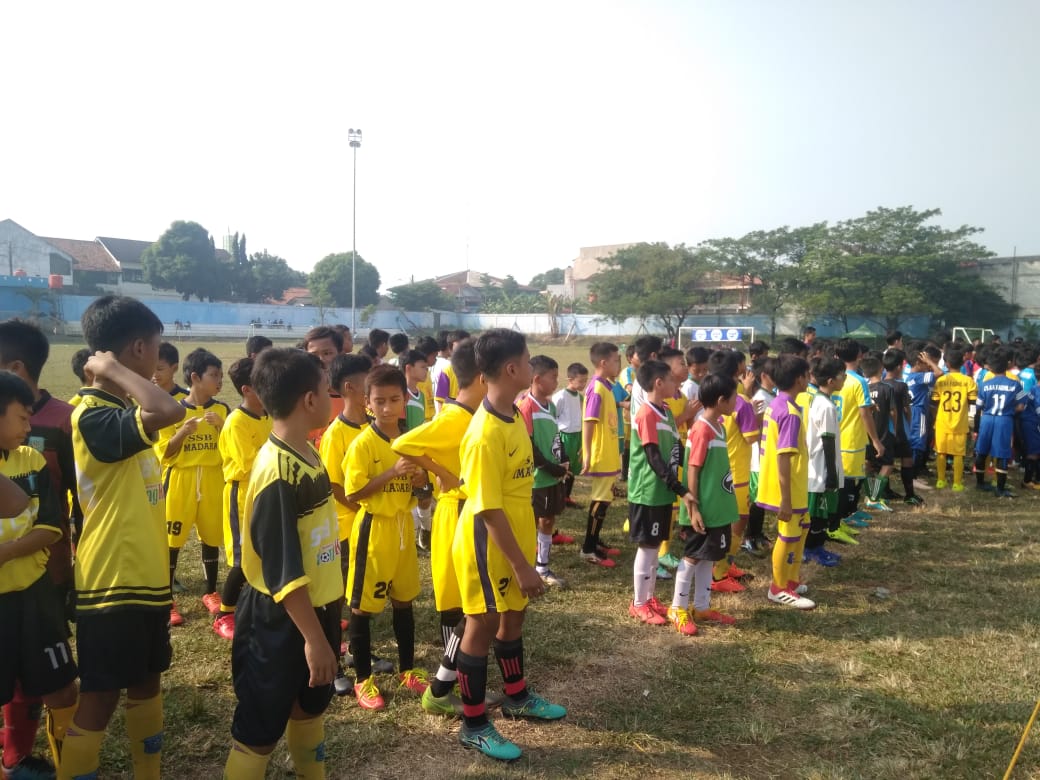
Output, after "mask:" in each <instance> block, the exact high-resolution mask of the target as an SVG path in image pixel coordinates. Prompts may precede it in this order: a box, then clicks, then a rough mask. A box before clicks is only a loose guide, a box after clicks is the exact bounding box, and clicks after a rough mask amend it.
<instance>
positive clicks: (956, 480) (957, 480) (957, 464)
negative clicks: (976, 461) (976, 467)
mask: <svg viewBox="0 0 1040 780" xmlns="http://www.w3.org/2000/svg"><path fill="white" fill-rule="evenodd" d="M953 484H954V485H957V486H958V487H964V456H963V455H954V456H953Z"/></svg>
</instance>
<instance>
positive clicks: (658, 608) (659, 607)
mask: <svg viewBox="0 0 1040 780" xmlns="http://www.w3.org/2000/svg"><path fill="white" fill-rule="evenodd" d="M646 603H647V604H648V605H649V607H650V609H652V610H653V611H654V612H656V613H657V614H658V615H660V616H661V617H665V616H666V615H667V614H668V610H669V607H666V606H665V605H664V604H662V603H661V602H660V601H658V600H657V596H651V597H650V600H649V601H647V602H646Z"/></svg>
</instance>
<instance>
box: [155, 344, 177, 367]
mask: <svg viewBox="0 0 1040 780" xmlns="http://www.w3.org/2000/svg"><path fill="white" fill-rule="evenodd" d="M159 360H161V361H163V362H164V363H166V365H168V366H176V365H177V364H179V363H180V362H181V353H180V352H179V351H178V350H177V347H175V346H174V345H173V344H171V343H170V342H168V341H164V342H162V343H161V344H160V345H159Z"/></svg>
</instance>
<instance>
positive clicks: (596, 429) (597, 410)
mask: <svg viewBox="0 0 1040 780" xmlns="http://www.w3.org/2000/svg"><path fill="white" fill-rule="evenodd" d="M589 361H590V362H591V363H592V365H593V377H592V381H590V382H589V384H588V386H587V387H586V388H585V413H584V416H583V417H582V428H581V459H582V468H581V473H582V474H585V475H587V476H589V477H592V490H591V495H590V499H589V512H588V518H587V520H586V526H585V541H584V542H583V543H582V546H581V558H582V560H584V561H587V562H589V563H593V564H596V565H597V566H603V567H605V568H608V569H610V568H613V567H614V565H615V564H614V561H613V560H612V559H611V558H610V557H609V555H610V554H611V553H613V554H619V553H620V550H618V551H614V550H612V549H611V548H605V547H603V546H602V545H601V544H600V540H599V534H600V531H601V530H602V528H603V521H604V520H606V518H607V510H608V509H609V508H610V503H611V501H613V500H614V481H615V480H616V479H617V476H618V474H619V473H621V453H620V452H619V451H618V447H617V437H618V413H617V403H616V402H615V400H614V385H613V381H614V379H615V378H616V377H617V374H618V370H619V369H620V368H621V355H620V353H619V352H618V348H617V345H616V344H611V343H610V342H608V341H597V342H596V343H595V344H593V345H592V346H591V347H590V348H589Z"/></svg>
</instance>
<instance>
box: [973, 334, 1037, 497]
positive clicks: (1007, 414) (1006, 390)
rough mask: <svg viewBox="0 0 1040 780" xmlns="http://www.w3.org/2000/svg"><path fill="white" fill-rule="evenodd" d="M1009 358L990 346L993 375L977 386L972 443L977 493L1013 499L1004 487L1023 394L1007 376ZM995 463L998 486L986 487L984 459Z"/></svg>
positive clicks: (990, 362) (1004, 350)
mask: <svg viewBox="0 0 1040 780" xmlns="http://www.w3.org/2000/svg"><path fill="white" fill-rule="evenodd" d="M1009 362H1010V355H1009V354H1008V351H1007V349H1005V348H1004V347H993V348H992V349H991V350H990V352H989V361H988V364H987V365H988V366H989V370H990V371H991V372H992V375H991V376H990V377H989V378H988V379H986V380H985V381H984V382H982V383H981V384H980V385H979V389H978V398H977V400H976V402H975V404H976V410H975V421H976V425H977V426H978V438H976V440H975V479H976V487H977V489H978V490H991V491H995V493H996V496H997V497H998V498H1014V497H1015V496H1014V494H1013V493H1012V492H1011V491H1010V490H1008V488H1007V469H1008V461H1009V460H1010V459H1011V458H1012V457H1013V456H1014V453H1013V452H1012V449H1011V442H1012V437H1013V435H1014V429H1015V414H1016V413H1018V412H1020V411H1022V409H1023V408H1024V407H1025V403H1026V400H1027V399H1026V394H1025V392H1024V391H1023V390H1022V385H1021V384H1019V382H1018V380H1017V379H1011V378H1010V377H1009V376H1008V375H1007V369H1008V363H1009ZM987 457H991V458H993V460H994V466H995V467H996V472H997V484H996V487H995V488H994V487H993V486H991V485H987V484H986V458H987Z"/></svg>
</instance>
